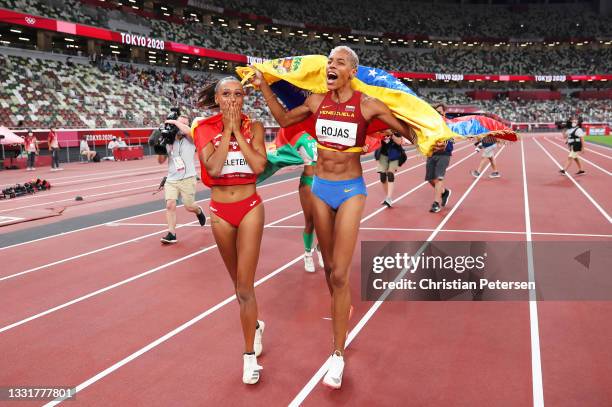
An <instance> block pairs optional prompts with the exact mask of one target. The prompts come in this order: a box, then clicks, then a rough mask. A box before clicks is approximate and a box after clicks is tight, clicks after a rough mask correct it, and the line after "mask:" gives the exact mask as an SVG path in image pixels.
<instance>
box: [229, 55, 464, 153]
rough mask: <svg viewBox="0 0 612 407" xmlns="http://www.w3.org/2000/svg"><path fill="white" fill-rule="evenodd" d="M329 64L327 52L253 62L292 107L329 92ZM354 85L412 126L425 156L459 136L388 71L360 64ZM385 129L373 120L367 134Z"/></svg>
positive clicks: (245, 72)
mask: <svg viewBox="0 0 612 407" xmlns="http://www.w3.org/2000/svg"><path fill="white" fill-rule="evenodd" d="M326 66H327V57H326V56H324V55H305V56H296V57H288V58H278V59H274V60H270V61H266V62H264V63H258V64H254V67H255V68H257V69H258V70H259V71H261V72H262V73H263V76H264V79H265V80H266V82H268V83H269V84H270V87H271V88H272V90H273V91H274V93H275V94H276V95H277V96H278V97H279V99H281V101H282V102H283V103H284V104H285V106H287V108H289V109H293V108H294V107H297V106H299V105H301V104H302V103H303V102H304V100H305V99H306V97H307V96H308V94H309V93H326V92H327V76H326V71H325V69H326ZM236 71H237V73H238V75H239V76H240V77H241V78H242V79H243V81H246V80H248V79H249V78H250V77H252V76H253V75H254V72H253V68H251V67H238V68H236ZM352 87H353V89H355V90H358V91H360V92H362V93H365V94H366V95H368V96H371V97H375V98H377V99H379V100H380V101H382V102H383V103H385V104H386V105H387V106H388V107H389V109H391V111H392V112H393V114H394V115H395V116H396V117H397V118H398V119H399V120H402V121H404V122H406V123H407V124H408V125H410V126H411V128H412V129H413V130H414V132H415V134H416V135H417V147H418V150H419V151H420V152H421V153H422V154H424V155H431V153H432V151H433V146H434V145H435V144H436V142H437V141H444V140H449V139H451V138H454V137H456V136H457V134H454V133H453V132H452V131H451V129H449V127H448V126H447V125H446V123H445V121H444V119H443V118H442V116H440V115H439V114H438V112H436V111H435V110H434V108H433V107H431V106H430V105H429V104H428V103H427V102H425V101H424V100H422V99H420V98H419V97H418V96H417V95H416V94H415V93H414V92H413V91H412V90H411V89H410V88H408V87H407V86H406V85H404V84H403V83H402V81H400V80H399V79H397V78H395V77H394V76H393V75H391V74H390V73H388V72H387V71H384V70H382V69H378V68H371V67H367V66H361V65H360V66H359V67H358V69H357V75H356V77H355V78H353V82H352ZM312 124H313V126H312V129H309V132H310V133H311V134H315V133H314V121H312ZM385 128H387V126H386V125H385V124H384V123H382V122H380V121H377V120H374V121H373V122H371V123H370V125H369V127H368V134H370V133H375V132H377V131H380V130H384V129H385Z"/></svg>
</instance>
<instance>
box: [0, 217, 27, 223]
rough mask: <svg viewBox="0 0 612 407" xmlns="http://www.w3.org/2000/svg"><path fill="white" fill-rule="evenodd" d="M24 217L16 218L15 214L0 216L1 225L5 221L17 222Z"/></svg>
mask: <svg viewBox="0 0 612 407" xmlns="http://www.w3.org/2000/svg"><path fill="white" fill-rule="evenodd" d="M22 219H23V218H16V217H14V216H0V225H1V224H3V223H10V222H15V221H16V220H22Z"/></svg>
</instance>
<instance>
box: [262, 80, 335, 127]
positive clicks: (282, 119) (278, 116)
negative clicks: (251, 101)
mask: <svg viewBox="0 0 612 407" xmlns="http://www.w3.org/2000/svg"><path fill="white" fill-rule="evenodd" d="M252 83H253V85H255V86H258V87H259V88H260V89H261V93H263V96H264V99H265V100H266V104H267V105H268V107H269V108H270V112H271V113H272V116H274V119H275V120H276V121H277V122H278V124H279V125H280V126H281V127H288V126H291V125H292V124H296V123H299V122H302V121H304V120H306V119H307V118H308V116H310V115H311V114H312V113H314V112H315V111H316V109H317V108H318V107H319V104H320V103H321V100H322V99H323V98H322V95H310V96H308V97H307V98H306V100H305V101H304V104H302V105H300V106H298V107H296V108H294V109H291V110H289V111H287V110H285V108H284V107H283V105H281V104H280V102H279V101H278V99H277V98H276V95H275V94H274V92H272V88H270V85H268V83H267V82H266V81H265V79H264V77H263V74H262V73H261V72H260V71H258V70H255V78H254V79H253V81H252Z"/></svg>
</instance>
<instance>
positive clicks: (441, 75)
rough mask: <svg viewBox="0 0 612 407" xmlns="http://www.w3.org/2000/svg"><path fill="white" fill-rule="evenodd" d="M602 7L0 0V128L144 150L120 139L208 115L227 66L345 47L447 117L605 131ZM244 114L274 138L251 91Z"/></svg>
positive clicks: (609, 117)
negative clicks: (178, 113)
mask: <svg viewBox="0 0 612 407" xmlns="http://www.w3.org/2000/svg"><path fill="white" fill-rule="evenodd" d="M432 3H435V4H433V5H432ZM608 3H612V2H606V1H604V0H600V1H560V0H556V1H553V0H547V1H536V0H531V1H527V0H514V1H512V0H481V1H478V0H471V1H468V0H462V1H442V0H439V1H433V2H432V1H427V2H426V1H417V0H412V1H399V0H394V1H393V0H391V1H388V0H381V1H377V2H372V3H370V2H358V3H357V2H354V1H347V0H338V1H334V2H333V3H330V2H327V1H325V0H300V1H293V0H286V1H281V0H266V1H264V0H177V1H166V2H157V1H148V0H147V1H143V0H112V1H111V0H106V1H105V0H80V1H79V0H68V1H59V0H0V78H1V79H0V81H1V85H2V86H1V87H0V125H4V126H6V127H9V128H12V129H15V130H23V129H25V128H34V129H41V131H40V132H36V134H37V137H39V138H40V139H46V134H45V133H44V129H47V128H49V127H55V128H58V129H60V132H61V131H62V130H67V129H113V128H121V129H126V131H125V132H124V133H125V135H126V140H127V141H128V142H129V143H135V142H143V139H142V138H137V137H131V133H130V130H129V129H133V128H151V127H157V126H158V125H159V123H160V122H161V121H162V119H163V118H164V117H165V115H166V114H167V113H168V112H169V110H170V107H172V106H175V105H178V106H180V107H182V108H183V109H184V110H186V111H187V112H188V114H189V115H190V116H191V117H195V116H205V115H207V114H208V113H209V112H206V111H202V110H200V109H197V108H196V107H195V95H196V94H197V90H198V89H199V88H201V87H202V86H204V85H205V84H206V83H209V82H210V81H213V80H214V79H215V78H217V77H219V76H225V75H227V74H228V73H233V72H234V68H235V67H236V66H238V65H245V64H246V63H249V62H252V61H257V60H260V59H262V58H278V57H285V56H294V55H304V54H325V55H326V54H327V53H328V52H329V51H330V50H331V49H332V48H333V47H334V46H336V45H341V44H346V45H349V46H351V47H353V48H354V49H355V50H356V51H357V53H358V54H359V57H360V63H361V64H362V65H368V66H374V67H378V68H383V69H386V70H388V71H393V72H394V73H395V74H396V76H398V77H399V78H401V80H403V81H405V83H406V84H408V86H410V87H411V88H412V89H413V90H415V91H416V92H417V93H418V94H419V95H420V96H421V97H423V98H424V99H425V100H427V101H429V102H431V103H437V102H444V103H446V104H447V105H448V106H449V110H450V111H451V112H455V113H470V112H478V111H486V112H490V113H494V114H496V115H498V116H500V117H502V118H503V119H505V120H507V121H509V122H511V123H512V125H513V126H514V127H515V128H518V129H520V130H523V131H530V130H538V131H542V130H544V131H547V130H550V131H553V130H556V127H555V125H554V122H556V121H565V120H567V119H568V118H569V117H570V116H571V115H577V116H580V117H582V119H583V120H584V122H585V123H591V124H594V125H595V126H594V129H597V131H596V132H600V133H601V132H606V131H607V132H609V128H610V125H611V122H612V106H611V105H612V103H611V100H612V87H611V84H610V82H611V81H612V75H610V74H611V72H610V68H611V67H612V17H611V14H612V5H610V4H608ZM47 19H52V20H47ZM54 20H58V21H59V22H54ZM70 23H76V25H75V24H70ZM77 25H78V27H77ZM83 26H93V27H97V28H103V29H105V31H100V30H97V31H96V30H91V29H88V28H87V27H85V28H82V27H83ZM79 27H81V28H79ZM110 32H114V34H113V35H114V36H111V34H109V33H110ZM83 33H85V35H83ZM87 33H92V34H87ZM100 33H103V34H100ZM118 33H130V34H135V36H133V35H119V34H118ZM140 41H142V42H140ZM134 42H136V43H137V44H144V46H141V45H133V43H134ZM190 46H196V47H201V48H197V49H196V48H195V47H190ZM194 50H195V51H194ZM198 54H199V55H198ZM246 103H247V109H246V110H247V112H248V113H249V114H250V115H251V116H252V117H254V118H255V119H258V120H262V121H263V122H264V125H265V126H266V128H267V132H268V133H267V134H268V136H269V137H273V135H274V133H275V131H276V129H277V124H276V123H275V122H274V120H273V119H272V118H271V117H270V115H269V113H268V111H267V108H266V107H265V103H264V102H263V100H262V98H261V96H260V94H259V93H258V92H254V93H253V94H252V96H251V97H249V98H247V102H246ZM594 132H595V130H594ZM105 137H106V138H105ZM92 140H96V141H97V142H100V143H101V145H104V143H105V142H108V140H110V135H106V136H103V137H101V138H100V139H97V138H96V137H95V136H92ZM100 143H98V144H100Z"/></svg>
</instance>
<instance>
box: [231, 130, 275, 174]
mask: <svg viewBox="0 0 612 407" xmlns="http://www.w3.org/2000/svg"><path fill="white" fill-rule="evenodd" d="M251 132H252V133H253V138H252V139H251V143H250V144H249V143H247V142H246V140H245V139H244V136H243V135H242V133H241V132H240V130H237V131H236V130H234V137H236V141H237V142H238V146H239V147H240V151H242V155H244V159H245V160H246V162H247V164H249V167H251V169H252V170H253V172H254V173H255V174H261V173H262V172H263V171H264V169H265V168H266V162H268V156H267V154H266V144H265V143H264V127H263V124H261V122H253V123H252V124H251Z"/></svg>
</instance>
